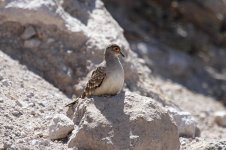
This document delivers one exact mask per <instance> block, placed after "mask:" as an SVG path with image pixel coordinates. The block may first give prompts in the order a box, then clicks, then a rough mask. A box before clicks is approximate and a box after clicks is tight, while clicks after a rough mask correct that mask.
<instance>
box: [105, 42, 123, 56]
mask: <svg viewBox="0 0 226 150" xmlns="http://www.w3.org/2000/svg"><path fill="white" fill-rule="evenodd" d="M108 55H111V56H115V57H118V56H119V55H121V56H123V57H125V56H124V54H123V53H122V51H121V48H120V47H119V46H118V45H117V44H111V45H109V46H108V47H107V48H106V50H105V57H106V56H108Z"/></svg>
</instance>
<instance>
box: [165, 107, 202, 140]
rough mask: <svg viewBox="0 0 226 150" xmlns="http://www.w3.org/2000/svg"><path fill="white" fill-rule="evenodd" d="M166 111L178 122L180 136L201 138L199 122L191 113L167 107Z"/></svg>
mask: <svg viewBox="0 0 226 150" xmlns="http://www.w3.org/2000/svg"><path fill="white" fill-rule="evenodd" d="M166 110H167V111H168V113H169V114H170V115H171V116H172V118H173V119H174V121H175V122H176V124H177V127H178V132H179V135H180V136H185V137H192V138H194V137H196V136H200V130H199V128H198V127H197V122H196V120H195V118H194V117H193V116H192V115H191V114H190V113H189V112H184V111H179V110H178V109H176V108H173V107H166Z"/></svg>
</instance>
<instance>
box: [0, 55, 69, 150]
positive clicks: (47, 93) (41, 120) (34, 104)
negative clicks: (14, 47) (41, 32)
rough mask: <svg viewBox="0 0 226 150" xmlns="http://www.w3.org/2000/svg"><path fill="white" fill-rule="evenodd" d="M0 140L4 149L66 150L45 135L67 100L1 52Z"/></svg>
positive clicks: (63, 146) (59, 143)
mask: <svg viewBox="0 0 226 150" xmlns="http://www.w3.org/2000/svg"><path fill="white" fill-rule="evenodd" d="M0 64H1V65H0V78H1V79H0V99H1V100H0V111H1V113H0V118H1V119H0V126H1V128H0V143H1V144H2V145H3V147H4V149H44V148H45V147H48V149H55V147H58V148H59V149H60V148H61V149H65V148H66V147H67V146H66V145H65V144H62V143H63V142H52V141H51V140H50V139H49V138H48V128H47V127H48V126H49V124H50V122H51V120H52V118H53V116H54V115H55V114H56V113H64V112H63V107H62V106H63V105H64V104H66V103H68V102H69V101H70V100H69V99H68V98H67V97H66V96H65V95H64V94H63V93H62V92H60V91H59V90H58V89H57V88H55V87H53V86H52V85H51V84H49V83H48V82H46V81H45V80H43V79H42V78H41V77H39V76H37V75H35V74H34V73H32V72H31V71H29V70H28V69H27V67H26V66H23V65H21V64H19V63H18V62H17V61H15V60H13V59H12V58H10V57H9V56H7V55H6V54H4V53H2V52H1V51H0Z"/></svg>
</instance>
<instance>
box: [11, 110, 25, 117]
mask: <svg viewBox="0 0 226 150" xmlns="http://www.w3.org/2000/svg"><path fill="white" fill-rule="evenodd" d="M12 115H13V116H15V117H20V116H21V115H23V114H22V113H21V112H20V111H17V110H14V111H13V112H12Z"/></svg>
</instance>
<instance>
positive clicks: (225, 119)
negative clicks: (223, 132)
mask: <svg viewBox="0 0 226 150" xmlns="http://www.w3.org/2000/svg"><path fill="white" fill-rule="evenodd" d="M214 117H215V122H216V123H217V124H218V125H219V126H223V127H226V111H218V112H216V113H215V114H214Z"/></svg>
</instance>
